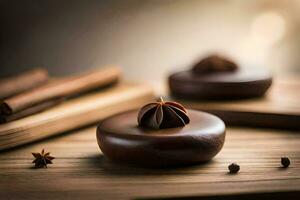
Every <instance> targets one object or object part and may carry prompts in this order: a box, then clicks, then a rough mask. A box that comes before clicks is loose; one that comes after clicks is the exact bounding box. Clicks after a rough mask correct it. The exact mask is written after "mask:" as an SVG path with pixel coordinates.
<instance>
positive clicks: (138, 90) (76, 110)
mask: <svg viewBox="0 0 300 200" xmlns="http://www.w3.org/2000/svg"><path fill="white" fill-rule="evenodd" d="M153 98H154V93H153V90H152V89H151V87H150V86H148V85H144V84H130V83H127V84H125V83H123V84H119V85H118V86H116V87H113V88H108V89H106V90H104V91H101V92H95V93H92V94H89V95H86V96H82V97H79V98H75V99H72V100H69V101H66V102H65V103H63V104H60V105H59V106H56V107H54V108H52V109H49V110H47V111H45V112H42V113H38V114H35V115H32V116H29V117H26V118H23V119H20V120H17V121H13V122H10V123H7V124H2V125H0V150H4V149H7V148H11V147H15V146H18V145H21V144H25V143H28V142H32V141H36V140H39V139H42V138H46V137H49V136H53V135H55V134H58V133H62V132H65V131H69V130H72V129H75V128H79V127H82V126H86V125H88V124H91V123H95V122H97V121H99V120H101V119H103V118H105V117H107V116H109V115H112V114H115V113H118V112H121V111H125V110H130V109H134V108H137V107H140V106H141V105H143V104H145V103H146V102H149V101H151V100H152V99H153Z"/></svg>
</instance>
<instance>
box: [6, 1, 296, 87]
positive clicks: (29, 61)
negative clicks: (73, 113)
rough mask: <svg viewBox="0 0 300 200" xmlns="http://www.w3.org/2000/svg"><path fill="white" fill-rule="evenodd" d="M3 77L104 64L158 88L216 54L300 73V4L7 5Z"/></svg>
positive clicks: (57, 72) (56, 72)
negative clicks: (34, 69)
mask: <svg viewBox="0 0 300 200" xmlns="http://www.w3.org/2000/svg"><path fill="white" fill-rule="evenodd" d="M0 6H1V7H0V8H1V10H0V11H1V12H0V13H1V14H0V17H1V18H0V22H1V25H2V27H3V29H1V33H0V38H1V46H0V50H1V54H0V70H1V75H2V76H4V75H7V74H12V73H14V72H16V71H21V70H24V69H27V68H30V67H32V66H37V65H42V66H46V67H47V68H49V70H50V71H51V73H52V74H53V75H60V74H69V73H73V72H77V71H82V70H85V69H89V68H94V67H98V66H102V65H105V64H118V65H121V66H122V67H123V70H124V72H125V76H126V78H128V79H142V80H148V81H151V82H152V83H157V82H159V81H161V80H163V79H164V77H165V76H166V75H167V74H168V73H169V72H170V71H174V70H176V69H178V68H185V67H188V66H189V65H190V64H191V63H193V62H194V61H195V60H197V59H198V58H199V57H202V56H203V55H205V54H207V53H209V52H215V51H217V52H221V53H225V54H227V55H229V56H231V57H232V58H234V59H235V60H236V61H237V62H239V63H240V64H241V65H245V66H249V67H251V66H256V65H258V66H262V67H269V68H271V69H272V70H273V71H274V73H275V74H277V75H283V74H295V73H294V72H298V71H300V67H299V66H300V57H299V56H298V55H299V52H300V36H299V35H300V14H299V10H300V1H298V0H289V1H286V0H251V1H244V0H223V1H210V0H203V1H200V0H199V1H196V0H146V1H139V0H136V1H132V0H131V1H129V0H126V1H121V0H120V1H39V0H31V1H26V2H25V1H21V2H20V1H19V2H18V1H16V2H14V1H9V0H6V1H1V3H0Z"/></svg>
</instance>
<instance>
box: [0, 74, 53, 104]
mask: <svg viewBox="0 0 300 200" xmlns="http://www.w3.org/2000/svg"><path fill="white" fill-rule="evenodd" d="M47 80H48V72H47V70H45V69H43V68H36V69H32V70H29V71H26V72H23V73H21V74H18V75H17V76H14V77H10V78H5V79H4V80H0V99H4V98H7V97H11V96H13V95H16V94H19V93H21V92H24V91H27V90H30V89H32V88H34V87H37V86H40V85H42V84H44V83H46V82H47Z"/></svg>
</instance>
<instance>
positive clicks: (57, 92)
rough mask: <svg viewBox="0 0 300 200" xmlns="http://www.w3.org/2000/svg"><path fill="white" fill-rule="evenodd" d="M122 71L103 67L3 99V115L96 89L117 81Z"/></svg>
mask: <svg viewBox="0 0 300 200" xmlns="http://www.w3.org/2000/svg"><path fill="white" fill-rule="evenodd" d="M120 75H121V72H120V70H119V68H117V67H110V68H106V69H101V70H97V71H93V72H89V73H87V74H83V75H80V76H75V77H72V78H67V79H65V80H62V81H57V82H54V83H49V84H47V85H45V86H42V87H39V88H36V89H33V90H31V91H28V92H24V93H21V94H19V95H16V96H13V97H11V98H8V99H5V100H3V102H2V103H1V104H0V113H1V114H2V115H11V114H14V113H17V112H19V111H22V110H24V109H26V108H29V107H31V106H34V105H37V104H39V103H42V102H45V101H49V100H52V99H58V98H65V97H70V96H74V95H77V94H79V93H83V92H87V91H90V90H95V89H97V88H101V87H104V86H106V85H109V84H112V83H115V82H117V81H118V79H119V78H120Z"/></svg>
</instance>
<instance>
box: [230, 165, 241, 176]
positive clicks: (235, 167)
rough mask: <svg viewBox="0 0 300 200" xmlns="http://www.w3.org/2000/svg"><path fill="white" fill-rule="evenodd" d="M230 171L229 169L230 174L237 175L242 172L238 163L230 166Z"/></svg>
mask: <svg viewBox="0 0 300 200" xmlns="http://www.w3.org/2000/svg"><path fill="white" fill-rule="evenodd" d="M228 169H229V173H231V174H236V173H238V171H240V166H239V165H238V164H236V163H231V164H230V165H229V166H228Z"/></svg>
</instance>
